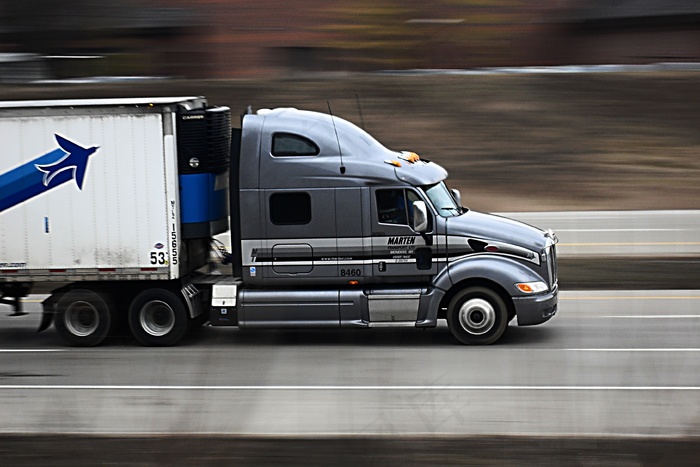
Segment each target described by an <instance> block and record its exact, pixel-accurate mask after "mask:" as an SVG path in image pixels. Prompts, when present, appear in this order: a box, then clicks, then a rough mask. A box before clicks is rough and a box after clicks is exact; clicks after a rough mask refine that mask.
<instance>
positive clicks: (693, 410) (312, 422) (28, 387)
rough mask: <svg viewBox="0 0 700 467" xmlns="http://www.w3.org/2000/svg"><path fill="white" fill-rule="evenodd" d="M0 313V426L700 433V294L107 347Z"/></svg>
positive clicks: (117, 341)
mask: <svg viewBox="0 0 700 467" xmlns="http://www.w3.org/2000/svg"><path fill="white" fill-rule="evenodd" d="M38 307H39V305H38V303H33V302H32V303H29V304H28V309H29V311H31V313H30V315H29V316H26V317H23V318H10V317H7V316H6V315H3V316H1V317H0V362H1V363H0V413H2V414H3V416H2V417H0V433H63V434H65V433H73V434H95V433H110V434H158V433H171V434H177V433H183V434H184V433H192V434H236V435H285V436H286V435H306V436H316V435H323V436H328V435H339V436H343V435H351V436H369V435H376V434H381V435H414V436H426V435H430V436H438V435H450V436H451V435H459V436H463V435H485V434H497V435H528V436H553V435H557V436H561V435H570V436H577V437H578V436H609V435H613V436H627V435H634V436H674V437H678V436H681V437H683V436H693V437H696V436H700V358H698V357H699V356H700V338H699V337H698V335H700V291H636V292H629V291H628V292H602V291H601V292H566V291H564V292H562V296H561V310H560V312H559V314H558V315H557V316H556V317H555V318H554V319H553V320H551V321H550V322H548V323H546V324H544V325H542V326H537V327H531V328H518V327H510V328H509V330H508V332H507V334H506V336H505V337H504V338H503V340H502V341H501V343H500V344H498V345H495V346H490V347H465V346H461V345H458V344H456V343H455V341H454V340H453V338H452V336H451V335H450V333H449V331H448V330H447V328H446V327H444V326H441V327H439V328H438V329H434V330H427V331H422V330H416V329H405V328H404V329H371V330H362V331H359V330H349V331H284V332H281V331H280V332H278V331H256V332H251V331H239V330H236V329H221V328H208V327H203V328H198V329H196V330H194V331H193V332H192V334H191V335H190V336H189V337H188V338H186V339H185V341H184V342H183V344H182V345H180V346H178V347H174V348H165V349H159V348H149V349H145V348H141V347H138V346H135V343H134V342H133V341H132V339H131V338H128V337H123V338H118V337H117V338H112V339H110V340H108V341H107V342H106V344H105V345H104V346H102V347H98V348H94V349H74V348H67V347H63V346H62V345H61V342H60V341H59V338H58V336H57V335H56V334H55V332H54V331H53V330H49V331H47V332H46V333H43V334H40V335H36V334H35V326H36V325H37V324H38V321H39V312H38V311H39V310H38Z"/></svg>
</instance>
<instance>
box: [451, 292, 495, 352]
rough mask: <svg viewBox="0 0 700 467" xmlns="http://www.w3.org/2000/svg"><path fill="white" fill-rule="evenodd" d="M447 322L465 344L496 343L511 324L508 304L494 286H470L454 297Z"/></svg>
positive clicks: (454, 334)
mask: <svg viewBox="0 0 700 467" xmlns="http://www.w3.org/2000/svg"><path fill="white" fill-rule="evenodd" d="M447 324H448V326H449V328H450V332H452V335H453V336H455V338H457V340H458V341H460V342H461V343H462V344H468V345H488V344H493V343H494V342H496V341H497V340H498V339H500V338H501V336H502V335H503V333H504V332H505V330H506V327H507V326H508V308H507V307H506V304H505V302H504V301H503V299H502V298H501V296H500V295H499V294H498V293H496V292H495V291H494V290H492V289H489V288H486V287H467V288H465V289H462V290H460V291H459V292H457V294H456V295H455V296H454V297H452V300H450V304H449V306H448V308H447Z"/></svg>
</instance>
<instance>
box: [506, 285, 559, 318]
mask: <svg viewBox="0 0 700 467" xmlns="http://www.w3.org/2000/svg"><path fill="white" fill-rule="evenodd" d="M558 301H559V288H558V287H555V288H554V290H553V291H551V292H549V293H546V294H542V295H534V296H530V297H513V304H514V305H515V315H516V316H517V317H518V326H532V325H534V324H541V323H544V322H545V321H548V320H549V319H550V318H551V317H552V316H554V315H555V314H556V313H557V307H558Z"/></svg>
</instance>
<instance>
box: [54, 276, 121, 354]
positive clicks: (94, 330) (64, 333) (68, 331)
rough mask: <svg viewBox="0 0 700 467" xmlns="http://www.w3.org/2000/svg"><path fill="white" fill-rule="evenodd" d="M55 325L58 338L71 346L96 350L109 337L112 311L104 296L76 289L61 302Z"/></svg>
mask: <svg viewBox="0 0 700 467" xmlns="http://www.w3.org/2000/svg"><path fill="white" fill-rule="evenodd" d="M55 323H56V330H57V331H58V335H59V336H61V338H63V340H64V341H66V342H68V343H69V344H70V345H75V346H78V347H93V346H95V345H98V344H100V343H101V342H102V341H103V340H104V339H105V337H107V334H109V330H110V327H111V324H112V311H111V308H110V306H109V304H108V301H107V299H106V298H105V297H104V296H103V295H102V294H99V293H97V292H93V291H92V290H87V289H73V290H69V291H68V292H66V293H65V294H63V295H62V296H61V298H59V299H58V302H57V303H56V316H55Z"/></svg>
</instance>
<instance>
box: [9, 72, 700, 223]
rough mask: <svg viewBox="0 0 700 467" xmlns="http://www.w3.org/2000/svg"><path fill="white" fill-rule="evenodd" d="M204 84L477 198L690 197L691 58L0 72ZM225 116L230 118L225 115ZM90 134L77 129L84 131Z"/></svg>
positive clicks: (221, 97)
mask: <svg viewBox="0 0 700 467" xmlns="http://www.w3.org/2000/svg"><path fill="white" fill-rule="evenodd" d="M167 95H205V96H207V97H208V98H209V100H210V102H211V103H215V104H222V105H228V106H230V107H231V108H232V109H233V111H234V114H235V113H242V112H243V111H244V109H245V108H246V106H247V105H249V104H250V105H252V106H253V108H254V109H258V108H263V107H281V106H293V107H297V108H302V109H309V110H317V111H321V112H327V110H328V108H327V104H326V102H327V101H330V102H331V105H332V107H333V112H334V114H335V115H337V116H339V117H343V118H345V119H348V120H350V121H353V122H354V123H357V124H360V122H361V119H360V109H358V104H357V102H358V99H359V102H360V106H361V112H362V116H363V120H364V122H365V128H366V129H367V131H369V132H370V133H372V134H373V135H374V136H376V137H377V139H379V140H380V141H381V142H383V143H384V144H385V145H386V146H388V147H389V148H392V149H396V150H412V151H416V152H418V153H419V154H420V155H421V156H423V157H424V158H427V159H432V160H435V161H436V162H438V163H440V164H442V165H444V166H445V167H446V168H447V169H448V170H449V172H450V177H451V181H450V183H451V185H452V186H453V187H455V188H459V189H460V190H461V191H462V195H463V196H462V199H463V201H464V203H465V205H466V206H469V207H471V208H473V209H478V210H484V211H511V210H512V211H542V210H565V209H579V210H582V209H623V210H624V209H686V208H692V209H698V208H700V183H699V181H700V157H699V156H698V155H699V151H698V148H700V133H699V132H698V131H697V122H698V121H700V80H698V74H697V72H664V73H662V72H659V73H601V74H594V73H587V74H556V75H553V74H515V75H513V74H503V75H469V76H448V75H421V76H405V75H384V76H382V75H367V74H364V75H363V74H354V75H348V76H345V77H340V76H336V77H327V78H324V79H320V78H313V79H303V78H285V79H267V80H262V79H256V80H214V81H204V80H200V81H180V80H165V81H158V82H148V81H146V82H139V83H131V84H129V83H120V84H81V85H61V86H55V85H53V86H40V85H32V86H7V85H5V86H0V100H8V99H49V98H78V97H119V96H167ZM234 121H235V120H234ZM88 143H89V142H88Z"/></svg>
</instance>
